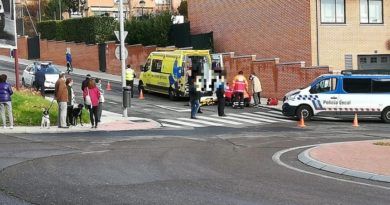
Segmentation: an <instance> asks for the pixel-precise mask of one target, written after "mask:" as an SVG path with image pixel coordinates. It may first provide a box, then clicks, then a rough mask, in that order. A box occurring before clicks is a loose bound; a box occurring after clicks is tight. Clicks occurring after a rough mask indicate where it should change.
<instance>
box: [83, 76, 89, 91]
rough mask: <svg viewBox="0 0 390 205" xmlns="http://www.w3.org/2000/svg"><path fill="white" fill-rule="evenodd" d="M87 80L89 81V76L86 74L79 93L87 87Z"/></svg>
mask: <svg viewBox="0 0 390 205" xmlns="http://www.w3.org/2000/svg"><path fill="white" fill-rule="evenodd" d="M89 79H91V75H90V74H87V76H86V77H85V80H83V82H82V83H81V91H84V89H85V88H86V87H87V86H88V82H89Z"/></svg>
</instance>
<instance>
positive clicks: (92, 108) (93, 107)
mask: <svg viewBox="0 0 390 205" xmlns="http://www.w3.org/2000/svg"><path fill="white" fill-rule="evenodd" d="M87 96H89V98H90V99H91V100H89V99H88V97H87ZM83 97H84V99H85V104H86V105H87V108H88V110H89V118H90V120H91V124H92V128H97V125H98V120H99V118H98V106H99V98H100V91H99V89H98V88H97V87H96V84H95V81H94V80H93V79H90V80H89V81H88V86H87V87H86V88H84V90H83Z"/></svg>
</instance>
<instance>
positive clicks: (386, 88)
mask: <svg viewBox="0 0 390 205" xmlns="http://www.w3.org/2000/svg"><path fill="white" fill-rule="evenodd" d="M372 92H373V93H390V79H383V80H373V81H372Z"/></svg>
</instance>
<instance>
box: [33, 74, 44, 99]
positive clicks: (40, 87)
mask: <svg viewBox="0 0 390 205" xmlns="http://www.w3.org/2000/svg"><path fill="white" fill-rule="evenodd" d="M45 80H46V76H45V72H44V69H42V68H41V69H39V70H37V72H36V73H35V86H36V87H37V91H40V92H41V95H42V97H45Z"/></svg>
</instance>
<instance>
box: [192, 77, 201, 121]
mask: <svg viewBox="0 0 390 205" xmlns="http://www.w3.org/2000/svg"><path fill="white" fill-rule="evenodd" d="M189 96H190V104H191V119H196V113H197V112H198V109H199V97H200V92H199V91H197V90H196V86H195V83H194V80H193V81H192V82H191V83H190V88H189Z"/></svg>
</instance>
